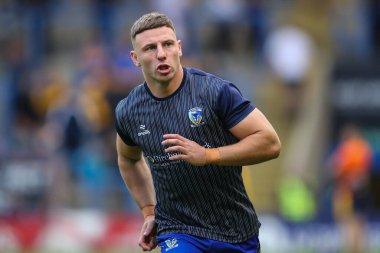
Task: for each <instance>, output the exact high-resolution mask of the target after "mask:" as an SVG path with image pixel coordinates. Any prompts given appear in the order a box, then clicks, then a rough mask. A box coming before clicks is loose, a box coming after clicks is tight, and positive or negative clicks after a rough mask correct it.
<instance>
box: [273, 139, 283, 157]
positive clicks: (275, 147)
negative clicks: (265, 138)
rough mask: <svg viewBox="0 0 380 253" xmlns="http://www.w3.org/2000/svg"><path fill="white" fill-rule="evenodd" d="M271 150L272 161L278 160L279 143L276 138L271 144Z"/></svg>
mask: <svg viewBox="0 0 380 253" xmlns="http://www.w3.org/2000/svg"><path fill="white" fill-rule="evenodd" d="M271 149H272V156H273V159H275V158H278V157H279V156H280V153H281V141H280V139H279V138H278V137H277V136H276V138H275V140H274V141H273V143H272V148H271Z"/></svg>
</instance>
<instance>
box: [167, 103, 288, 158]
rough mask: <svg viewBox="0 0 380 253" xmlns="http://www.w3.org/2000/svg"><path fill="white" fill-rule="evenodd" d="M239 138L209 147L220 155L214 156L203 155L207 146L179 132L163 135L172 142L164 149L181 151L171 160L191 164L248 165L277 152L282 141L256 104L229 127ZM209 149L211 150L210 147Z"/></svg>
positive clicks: (275, 154)
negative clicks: (218, 145)
mask: <svg viewBox="0 0 380 253" xmlns="http://www.w3.org/2000/svg"><path fill="white" fill-rule="evenodd" d="M230 131H231V133H232V134H233V135H234V136H235V137H236V138H238V139H239V141H238V142H237V143H235V144H232V145H228V146H224V147H218V149H217V150H216V149H213V150H212V151H217V152H219V154H220V156H219V157H218V158H217V159H214V160H211V161H210V160H208V159H206V149H205V148H204V147H202V146H200V145H198V144H197V143H195V142H193V141H191V140H188V139H186V138H184V137H182V136H180V135H178V134H166V135H164V139H165V140H164V141H163V142H162V144H163V145H168V146H169V145H172V146H170V147H168V148H166V149H165V151H166V152H181V153H182V154H178V155H174V156H171V157H170V159H171V160H179V159H182V160H185V161H187V162H189V163H191V164H194V165H204V164H207V163H212V164H219V165H251V164H256V163H261V162H265V161H268V160H271V159H274V158H276V157H278V156H279V154H280V150H281V142H280V140H279V138H278V136H277V133H276V131H275V130H274V128H273V127H272V125H271V124H270V123H269V121H268V120H267V118H266V117H265V116H264V115H263V114H262V113H261V112H260V111H259V110H258V109H257V108H256V109H255V110H253V111H252V112H251V113H250V114H248V116H247V117H245V118H244V119H243V120H242V121H240V122H239V123H238V124H237V125H236V126H234V127H232V128H231V129H230ZM209 151H210V150H209Z"/></svg>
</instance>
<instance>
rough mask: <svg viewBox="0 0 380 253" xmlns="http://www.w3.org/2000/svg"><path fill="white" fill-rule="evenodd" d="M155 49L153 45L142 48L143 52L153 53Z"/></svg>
mask: <svg viewBox="0 0 380 253" xmlns="http://www.w3.org/2000/svg"><path fill="white" fill-rule="evenodd" d="M155 48H156V47H155V46H153V45H150V46H147V47H145V48H144V51H153V50H154V49H155Z"/></svg>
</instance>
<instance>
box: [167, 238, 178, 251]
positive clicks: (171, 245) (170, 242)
mask: <svg viewBox="0 0 380 253" xmlns="http://www.w3.org/2000/svg"><path fill="white" fill-rule="evenodd" d="M165 244H166V246H167V248H166V251H169V250H171V249H174V248H177V247H178V243H177V239H175V238H173V239H168V240H166V241H165Z"/></svg>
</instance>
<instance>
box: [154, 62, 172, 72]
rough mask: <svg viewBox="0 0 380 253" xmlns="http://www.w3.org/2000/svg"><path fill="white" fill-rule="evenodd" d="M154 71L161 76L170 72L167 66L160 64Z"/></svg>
mask: <svg viewBox="0 0 380 253" xmlns="http://www.w3.org/2000/svg"><path fill="white" fill-rule="evenodd" d="M156 70H157V71H158V72H159V73H161V74H167V73H169V72H170V66H169V65H167V64H160V65H158V66H157V68H156Z"/></svg>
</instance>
